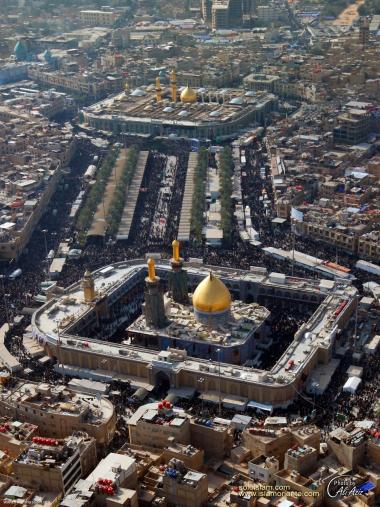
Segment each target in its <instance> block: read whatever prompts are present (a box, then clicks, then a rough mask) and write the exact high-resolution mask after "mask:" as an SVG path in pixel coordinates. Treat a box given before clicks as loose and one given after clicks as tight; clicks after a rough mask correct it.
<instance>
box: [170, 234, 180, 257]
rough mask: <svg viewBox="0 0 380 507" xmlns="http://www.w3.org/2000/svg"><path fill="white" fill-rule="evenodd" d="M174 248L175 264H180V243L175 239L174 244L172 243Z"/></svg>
mask: <svg viewBox="0 0 380 507" xmlns="http://www.w3.org/2000/svg"><path fill="white" fill-rule="evenodd" d="M172 247H173V261H174V262H180V259H179V241H178V240H176V239H175V240H174V241H173V243H172Z"/></svg>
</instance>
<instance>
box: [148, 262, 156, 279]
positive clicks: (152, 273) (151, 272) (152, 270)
mask: <svg viewBox="0 0 380 507" xmlns="http://www.w3.org/2000/svg"><path fill="white" fill-rule="evenodd" d="M147 264H148V278H147V280H146V281H147V282H157V276H156V266H155V264H154V260H153V259H149V260H148V263H147Z"/></svg>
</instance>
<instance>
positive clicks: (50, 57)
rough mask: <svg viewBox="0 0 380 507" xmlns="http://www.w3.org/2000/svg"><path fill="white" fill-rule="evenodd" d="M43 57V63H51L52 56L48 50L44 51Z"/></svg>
mask: <svg viewBox="0 0 380 507" xmlns="http://www.w3.org/2000/svg"><path fill="white" fill-rule="evenodd" d="M43 57H44V60H45V61H47V62H51V60H52V58H53V55H52V54H51V51H50V49H46V51H44V54H43Z"/></svg>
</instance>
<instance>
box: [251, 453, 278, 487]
mask: <svg viewBox="0 0 380 507" xmlns="http://www.w3.org/2000/svg"><path fill="white" fill-rule="evenodd" d="M279 470H280V464H279V462H278V459H276V458H274V457H273V456H271V457H266V456H264V455H260V456H257V457H256V458H253V459H251V460H249V461H248V473H249V477H250V478H251V479H253V480H255V479H256V480H259V481H261V482H264V483H265V484H271V483H272V481H273V475H274V474H275V473H277V472H278V471H279Z"/></svg>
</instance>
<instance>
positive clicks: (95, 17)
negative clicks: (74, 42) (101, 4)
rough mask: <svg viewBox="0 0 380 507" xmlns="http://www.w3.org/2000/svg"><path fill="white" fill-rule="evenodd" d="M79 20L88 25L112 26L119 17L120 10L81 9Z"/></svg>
mask: <svg viewBox="0 0 380 507" xmlns="http://www.w3.org/2000/svg"><path fill="white" fill-rule="evenodd" d="M79 15H80V20H81V22H82V23H83V24H85V25H88V26H113V25H114V24H115V22H116V21H117V20H118V19H119V17H120V12H117V11H114V10H112V11H106V10H91V9H88V10H82V11H80V13H79Z"/></svg>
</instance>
